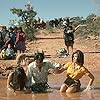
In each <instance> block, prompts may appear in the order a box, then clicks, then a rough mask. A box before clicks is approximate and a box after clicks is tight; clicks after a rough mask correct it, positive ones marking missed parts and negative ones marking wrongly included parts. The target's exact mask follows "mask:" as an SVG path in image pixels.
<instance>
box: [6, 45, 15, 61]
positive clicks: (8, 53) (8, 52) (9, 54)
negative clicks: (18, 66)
mask: <svg viewBox="0 0 100 100" xmlns="http://www.w3.org/2000/svg"><path fill="white" fill-rule="evenodd" d="M5 53H6V59H8V60H9V59H14V58H15V53H14V50H13V48H12V47H11V45H10V44H8V47H7V49H6V50H5Z"/></svg>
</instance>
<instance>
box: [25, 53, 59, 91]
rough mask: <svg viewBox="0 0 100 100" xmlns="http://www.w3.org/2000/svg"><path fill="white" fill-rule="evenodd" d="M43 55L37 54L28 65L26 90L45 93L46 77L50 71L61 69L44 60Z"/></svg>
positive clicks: (46, 87)
mask: <svg viewBox="0 0 100 100" xmlns="http://www.w3.org/2000/svg"><path fill="white" fill-rule="evenodd" d="M44 58H45V57H44V54H43V53H37V54H36V56H35V61H33V62H32V63H30V64H29V66H28V69H27V73H26V75H27V78H28V83H27V88H28V89H29V90H31V91H32V92H35V93H40V92H46V90H47V89H48V87H49V86H48V83H47V82H48V75H49V73H50V70H51V72H52V69H58V68H60V67H61V65H60V64H59V63H56V62H53V61H48V60H46V59H44Z"/></svg>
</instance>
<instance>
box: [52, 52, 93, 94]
mask: <svg viewBox="0 0 100 100" xmlns="http://www.w3.org/2000/svg"><path fill="white" fill-rule="evenodd" d="M83 64H84V54H83V52H82V51H80V50H76V51H75V52H74V53H73V54H72V61H71V62H68V63H66V64H65V65H64V67H62V68H60V69H57V70H54V73H56V74H57V73H58V74H59V73H62V72H64V71H66V76H67V78H66V80H65V81H64V83H63V84H62V85H61V88H60V92H67V93H74V92H78V91H80V86H81V83H80V79H81V78H82V76H83V75H87V76H89V78H90V81H89V83H88V85H87V87H86V90H89V89H90V88H91V85H92V83H93V81H94V76H93V75H92V74H91V73H90V72H89V70H88V69H87V68H85V67H84V65H83Z"/></svg>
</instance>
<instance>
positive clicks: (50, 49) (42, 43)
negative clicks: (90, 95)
mask: <svg viewBox="0 0 100 100" xmlns="http://www.w3.org/2000/svg"><path fill="white" fill-rule="evenodd" d="M37 37H38V39H37V40H36V41H34V42H27V43H26V47H27V52H31V53H32V52H34V51H36V50H37V49H39V48H41V49H43V50H44V51H45V55H47V56H48V59H50V60H54V61H57V62H59V63H62V64H63V63H66V62H68V61H70V60H71V56H69V57H66V58H54V57H53V55H55V54H56V50H58V49H59V48H66V46H65V44H64V40H63V32H62V30H58V31H56V32H53V33H52V34H51V33H49V32H48V31H45V30H42V31H40V34H38V35H37ZM77 49H79V50H82V51H83V52H84V55H85V64H84V65H85V66H86V67H87V68H88V69H90V70H91V71H94V70H95V71H98V70H100V68H99V67H100V38H99V39H91V38H90V39H82V38H81V37H80V38H76V39H75V43H74V51H75V50H77ZM15 62H16V60H0V68H3V69H5V68H6V67H7V66H10V65H15Z"/></svg>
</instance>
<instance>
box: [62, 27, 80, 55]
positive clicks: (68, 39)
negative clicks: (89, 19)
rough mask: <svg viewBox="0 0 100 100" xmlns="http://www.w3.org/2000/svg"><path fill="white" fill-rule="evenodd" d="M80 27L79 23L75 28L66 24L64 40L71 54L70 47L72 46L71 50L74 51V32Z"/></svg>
mask: <svg viewBox="0 0 100 100" xmlns="http://www.w3.org/2000/svg"><path fill="white" fill-rule="evenodd" d="M79 27H80V25H78V26H77V27H76V28H75V29H74V28H73V27H72V26H65V27H64V42H65V45H66V46H67V51H68V54H69V47H71V50H72V52H73V44H74V34H73V33H74V32H75V31H76V30H77V29H78V28H79Z"/></svg>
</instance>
